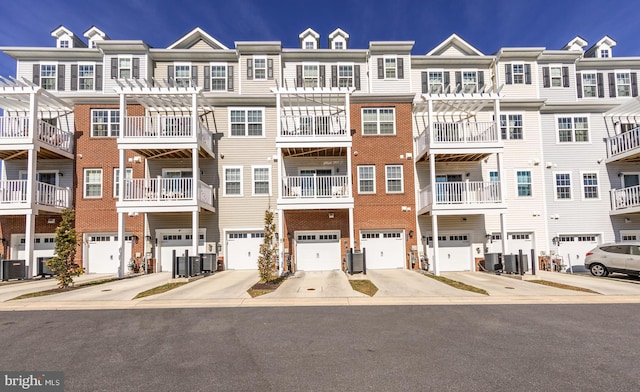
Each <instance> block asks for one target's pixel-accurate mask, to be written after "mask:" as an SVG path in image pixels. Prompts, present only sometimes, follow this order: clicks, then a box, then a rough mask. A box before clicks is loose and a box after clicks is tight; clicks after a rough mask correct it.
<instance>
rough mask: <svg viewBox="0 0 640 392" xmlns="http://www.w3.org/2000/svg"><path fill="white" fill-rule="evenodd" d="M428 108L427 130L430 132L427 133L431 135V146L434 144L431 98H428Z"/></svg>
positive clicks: (429, 144)
mask: <svg viewBox="0 0 640 392" xmlns="http://www.w3.org/2000/svg"><path fill="white" fill-rule="evenodd" d="M427 108H428V111H429V123H428V124H429V125H428V128H427V132H429V133H428V135H427V136H429V140H427V141H428V142H429V143H428V146H429V148H430V146H432V145H433V101H432V100H431V99H429V100H427Z"/></svg>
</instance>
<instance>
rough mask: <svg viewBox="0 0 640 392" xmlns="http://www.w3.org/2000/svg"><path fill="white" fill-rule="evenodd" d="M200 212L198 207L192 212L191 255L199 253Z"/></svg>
mask: <svg viewBox="0 0 640 392" xmlns="http://www.w3.org/2000/svg"><path fill="white" fill-rule="evenodd" d="M199 218H200V213H199V211H198V208H196V210H195V211H192V212H191V234H192V235H191V246H192V250H191V251H190V252H189V255H191V256H197V255H198V253H200V252H198V242H199V241H200V230H199V228H200V219H199Z"/></svg>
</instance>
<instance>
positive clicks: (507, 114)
mask: <svg viewBox="0 0 640 392" xmlns="http://www.w3.org/2000/svg"><path fill="white" fill-rule="evenodd" d="M500 116H506V120H507V138H506V139H503V138H502V126H501V127H500V128H501V129H500V140H517V141H526V140H527V138H526V137H525V132H524V130H525V127H524V119H525V116H524V113H522V112H500ZM509 116H520V117H521V119H522V138H521V139H512V138H511V133H510V132H509V129H510V126H509ZM501 120H502V119H501ZM556 126H557V121H556Z"/></svg>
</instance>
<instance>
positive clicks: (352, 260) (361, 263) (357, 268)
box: [347, 249, 367, 275]
mask: <svg viewBox="0 0 640 392" xmlns="http://www.w3.org/2000/svg"><path fill="white" fill-rule="evenodd" d="M347 270H348V271H349V273H350V274H351V275H353V274H354V273H356V274H357V273H360V272H362V273H364V274H366V273H367V261H366V251H365V250H364V249H362V251H358V250H353V249H349V250H348V251H347Z"/></svg>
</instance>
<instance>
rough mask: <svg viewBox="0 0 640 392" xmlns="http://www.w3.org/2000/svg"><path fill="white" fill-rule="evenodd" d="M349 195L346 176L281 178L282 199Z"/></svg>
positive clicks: (343, 196)
mask: <svg viewBox="0 0 640 392" xmlns="http://www.w3.org/2000/svg"><path fill="white" fill-rule="evenodd" d="M346 197H351V190H350V189H349V181H348V178H347V176H287V177H284V178H283V179H282V198H283V199H319V198H346Z"/></svg>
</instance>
